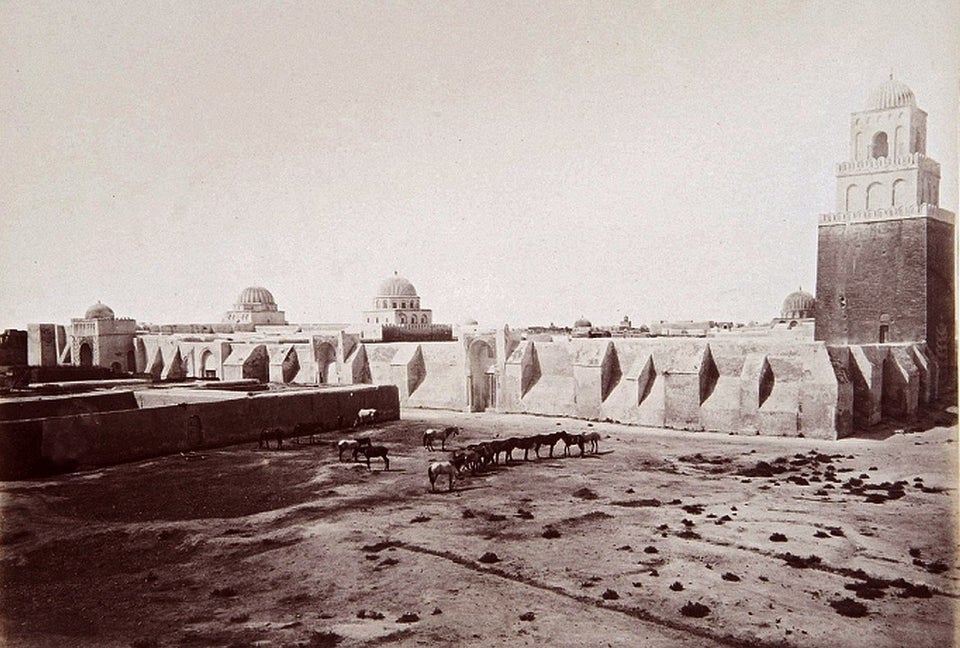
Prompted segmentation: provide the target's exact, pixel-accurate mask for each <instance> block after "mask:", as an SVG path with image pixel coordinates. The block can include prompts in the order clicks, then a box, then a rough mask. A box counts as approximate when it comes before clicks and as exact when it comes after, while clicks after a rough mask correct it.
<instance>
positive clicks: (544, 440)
mask: <svg viewBox="0 0 960 648" xmlns="http://www.w3.org/2000/svg"><path fill="white" fill-rule="evenodd" d="M560 434H561V433H560V432H551V433H550V434H538V435H537V437H536V438H537V447H536V448H534V452H536V453H537V459H539V458H540V447H541V446H550V458H551V459H552V458H553V446H555V445H557V441H559V440H560Z"/></svg>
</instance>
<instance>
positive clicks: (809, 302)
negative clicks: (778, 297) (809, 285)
mask: <svg viewBox="0 0 960 648" xmlns="http://www.w3.org/2000/svg"><path fill="white" fill-rule="evenodd" d="M816 304H817V300H816V299H814V297H813V295H811V294H810V293H808V292H804V291H803V290H798V291H796V292H792V293H790V294H789V295H787V298H786V299H784V300H783V308H782V309H781V311H780V317H783V318H805V317H813V309H814V307H815V306H816Z"/></svg>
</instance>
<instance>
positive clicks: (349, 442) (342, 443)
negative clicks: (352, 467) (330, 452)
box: [337, 437, 370, 461]
mask: <svg viewBox="0 0 960 648" xmlns="http://www.w3.org/2000/svg"><path fill="white" fill-rule="evenodd" d="M364 446H366V447H369V446H370V438H369V437H360V438H359V439H340V440H339V441H337V452H338V454H339V459H340V461H343V453H344V451H349V452H351V453H352V454H353V460H354V461H356V460H357V452H358V451H359V450H360V448H361V447H364Z"/></svg>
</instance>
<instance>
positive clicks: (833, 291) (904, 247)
mask: <svg viewBox="0 0 960 648" xmlns="http://www.w3.org/2000/svg"><path fill="white" fill-rule="evenodd" d="M926 150H927V114H926V113H925V112H924V111H923V110H921V109H919V108H917V102H916V99H915V98H914V95H913V91H912V90H910V88H908V87H907V86H906V85H904V84H903V83H901V82H899V81H897V80H895V79H894V78H893V75H891V76H890V79H889V80H888V81H887V82H886V83H884V84H883V85H882V86H880V87H879V88H877V90H876V91H874V93H873V94H872V95H871V97H870V100H869V102H868V105H867V109H866V110H863V111H860V112H855V113H853V114H852V115H851V118H850V158H849V160H848V161H846V162H841V163H840V164H839V165H837V202H836V205H837V206H836V211H835V212H833V213H830V214H822V215H821V216H820V224H819V228H818V251H817V306H816V333H815V336H816V339H818V340H824V341H826V342H828V343H831V344H871V343H893V342H926V343H927V344H928V345H929V347H930V351H931V352H932V353H933V355H934V356H935V357H936V359H937V360H938V362H940V364H941V366H942V367H952V366H954V365H955V361H954V359H953V355H954V353H955V352H954V349H955V343H954V340H955V328H954V323H955V319H954V302H953V300H954V291H955V283H956V280H955V276H954V215H953V213H951V212H949V211H946V210H944V209H940V207H939V193H940V165H939V164H938V163H937V162H936V161H935V160H933V159H931V158H929V157H927V155H926ZM944 373H945V372H944Z"/></svg>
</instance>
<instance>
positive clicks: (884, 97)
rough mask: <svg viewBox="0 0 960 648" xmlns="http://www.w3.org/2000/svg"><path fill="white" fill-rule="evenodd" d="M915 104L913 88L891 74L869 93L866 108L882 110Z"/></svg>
mask: <svg viewBox="0 0 960 648" xmlns="http://www.w3.org/2000/svg"><path fill="white" fill-rule="evenodd" d="M916 105H917V100H916V98H915V97H914V96H913V90H911V89H910V88H908V87H907V86H906V85H904V84H903V83H900V82H899V81H897V80H896V79H894V78H893V75H892V74H891V75H890V79H889V80H888V81H887V82H886V83H884V84H883V85H882V86H880V87H879V88H877V89H876V90H874V91H873V94H871V95H870V101H869V102H868V103H867V110H883V109H886V108H899V107H901V106H916Z"/></svg>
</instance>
